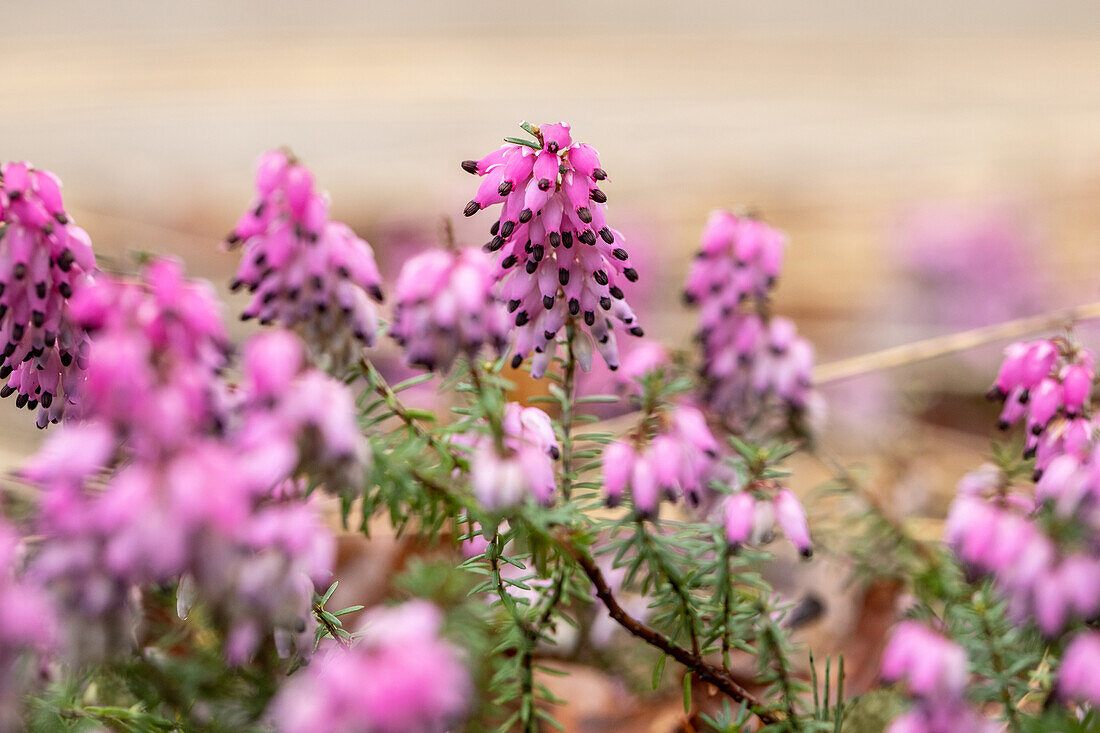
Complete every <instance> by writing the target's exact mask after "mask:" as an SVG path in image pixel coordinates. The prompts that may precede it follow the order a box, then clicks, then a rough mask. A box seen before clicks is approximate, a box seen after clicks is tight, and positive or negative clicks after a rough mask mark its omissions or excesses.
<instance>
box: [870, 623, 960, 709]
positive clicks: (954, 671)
mask: <svg viewBox="0 0 1100 733" xmlns="http://www.w3.org/2000/svg"><path fill="white" fill-rule="evenodd" d="M881 673H882V678H883V679H884V680H886V681H887V682H897V681H900V680H904V681H905V682H906V683H907V684H908V687H909V691H910V693H911V694H912V695H914V696H915V697H921V698H928V699H936V698H948V699H961V698H962V696H963V694H964V693H965V691H966V682H967V679H968V678H969V673H968V671H967V659H966V651H965V650H964V649H963V648H962V647H961V646H959V645H958V644H956V643H955V642H953V641H950V640H948V639H946V638H944V637H943V636H941V635H940V634H938V633H936V632H935V631H932V630H931V629H929V628H928V627H926V626H924V625H923V624H919V623H917V622H915V621H903V622H902V623H900V624H898V626H897V628H896V629H894V634H893V636H891V637H890V641H889V643H887V645H886V650H885V651H884V652H883V654H882V672H881Z"/></svg>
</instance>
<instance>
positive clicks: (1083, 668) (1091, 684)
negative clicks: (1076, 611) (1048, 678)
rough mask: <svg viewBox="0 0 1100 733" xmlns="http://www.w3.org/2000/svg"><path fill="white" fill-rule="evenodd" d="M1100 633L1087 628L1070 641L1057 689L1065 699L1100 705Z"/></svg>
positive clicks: (1059, 673)
mask: <svg viewBox="0 0 1100 733" xmlns="http://www.w3.org/2000/svg"><path fill="white" fill-rule="evenodd" d="M1098 666H1100V634H1098V633H1096V632H1095V631H1084V632H1082V633H1080V634H1078V635H1077V636H1076V637H1074V639H1073V641H1071V642H1070V643H1069V646H1068V647H1067V648H1066V652H1065V654H1063V655H1062V664H1061V666H1060V667H1059V669H1058V681H1057V684H1056V686H1055V689H1056V690H1057V692H1058V695H1059V696H1060V697H1061V698H1062V699H1064V700H1072V701H1077V702H1087V703H1091V704H1093V705H1100V675H1097V668H1098Z"/></svg>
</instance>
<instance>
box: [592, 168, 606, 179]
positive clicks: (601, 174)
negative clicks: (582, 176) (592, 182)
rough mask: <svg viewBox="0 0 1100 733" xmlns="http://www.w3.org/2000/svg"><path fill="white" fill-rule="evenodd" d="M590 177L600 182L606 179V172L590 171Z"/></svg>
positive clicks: (600, 169) (599, 170) (601, 169)
mask: <svg viewBox="0 0 1100 733" xmlns="http://www.w3.org/2000/svg"><path fill="white" fill-rule="evenodd" d="M592 177H593V178H594V179H596V180H597V181H602V180H603V179H605V178H607V171H605V170H604V169H603V168H597V169H595V170H594V171H592Z"/></svg>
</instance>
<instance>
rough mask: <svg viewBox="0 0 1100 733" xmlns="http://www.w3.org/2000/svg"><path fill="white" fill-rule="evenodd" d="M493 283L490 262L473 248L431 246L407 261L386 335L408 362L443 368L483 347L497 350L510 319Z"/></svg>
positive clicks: (501, 346)
mask: <svg viewBox="0 0 1100 733" xmlns="http://www.w3.org/2000/svg"><path fill="white" fill-rule="evenodd" d="M493 284H494V282H493V272H492V263H490V262H489V260H488V258H487V257H485V255H484V254H483V253H481V252H479V251H478V250H477V249H472V248H471V249H464V250H462V251H460V252H450V251H447V250H438V249H437V250H431V251H429V252H425V253H423V254H420V255H417V256H416V257H413V258H412V259H411V260H409V261H408V262H406V263H405V264H404V266H403V267H402V268H401V274H400V275H399V276H398V278H397V286H396V288H395V299H396V305H395V306H394V312H393V323H392V324H391V325H390V335H391V336H393V337H394V338H395V339H396V340H397V342H398V343H399V344H401V346H403V347H404V349H405V358H406V359H407V360H408V362H409V364H410V365H416V366H422V367H424V368H425V369H428V370H436V369H439V370H440V371H442V372H447V371H449V370H450V368H451V365H452V364H453V363H454V360H455V359H456V358H457V357H459V356H465V357H467V358H472V357H473V356H474V355H476V354H477V353H478V351H480V350H481V348H482V347H483V346H490V347H491V348H492V349H494V350H495V351H496V353H497V355H498V356H499V355H500V354H502V353H503V352H504V350H505V348H506V347H507V338H508V329H509V327H510V323H509V321H508V316H507V313H506V312H505V310H504V304H503V303H501V301H500V300H499V299H498V298H497V296H496V294H495V293H494V292H493Z"/></svg>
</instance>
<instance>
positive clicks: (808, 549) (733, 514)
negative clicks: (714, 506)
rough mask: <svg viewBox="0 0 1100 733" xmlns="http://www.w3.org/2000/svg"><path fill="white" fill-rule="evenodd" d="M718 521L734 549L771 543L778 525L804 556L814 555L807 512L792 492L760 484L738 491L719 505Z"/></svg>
mask: <svg viewBox="0 0 1100 733" xmlns="http://www.w3.org/2000/svg"><path fill="white" fill-rule="evenodd" d="M718 519H719V521H721V523H722V526H723V527H724V528H725V530H726V541H727V542H729V544H730V545H731V546H732V547H734V548H737V547H739V546H741V545H744V544H765V543H768V542H770V541H771V540H772V538H773V537H774V532H775V526H776V525H779V528H780V529H781V530H783V534H785V535H786V536H787V539H788V540H790V542H791V544H792V545H794V546H795V549H797V550H798V552H799V553H800V554H801V555H802V556H803V557H810V556H812V555H813V552H814V549H813V541H812V540H811V538H810V527H809V525H808V524H807V522H806V511H805V509H803V508H802V502H800V501H799V500H798V497H797V496H796V495H795V494H794V492H792V491H791V490H790V489H785V488H779V487H774V486H771V484H770V483H766V482H761V483H758V484H756V485H755V486H754V487H753V488H752V489H748V490H742V491H738V492H736V493H734V494H731V495H730V496H729V497H727V498H726V499H725V500H724V501H722V502H721V503H720V505H719V516H718Z"/></svg>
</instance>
